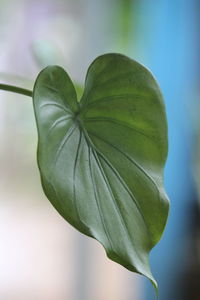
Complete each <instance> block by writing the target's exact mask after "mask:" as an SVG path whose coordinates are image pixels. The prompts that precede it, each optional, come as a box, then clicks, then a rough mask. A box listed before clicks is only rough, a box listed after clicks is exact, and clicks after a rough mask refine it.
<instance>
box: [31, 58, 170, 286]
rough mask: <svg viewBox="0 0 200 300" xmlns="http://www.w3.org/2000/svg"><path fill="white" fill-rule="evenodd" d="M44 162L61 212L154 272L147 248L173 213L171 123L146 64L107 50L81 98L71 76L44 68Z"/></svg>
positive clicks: (111, 251) (40, 121) (115, 255)
mask: <svg viewBox="0 0 200 300" xmlns="http://www.w3.org/2000/svg"><path fill="white" fill-rule="evenodd" d="M34 109H35V115H36V121H37V126H38V136H39V143H38V165H39V169H40V173H41V180H42V185H43V189H44V192H45V194H46V196H47V197H48V199H49V200H50V201H51V203H52V204H53V205H54V207H55V208H56V209H57V210H58V212H59V213H60V214H61V215H62V216H63V217H64V218H65V219H66V220H67V221H68V222H69V223H71V224H72V225H73V226H74V227H75V228H77V229H78V230H79V231H81V232H82V233H84V234H86V235H88V236H91V237H94V238H95V239H97V240H98V241H99V242H100V243H101V244H102V245H103V246H104V248H105V250H106V253H107V255H108V257H109V258H111V259H112V260H113V261H115V262H118V263H119V264H121V265H123V266H124V267H126V268H127V269H129V270H131V271H134V272H137V273H140V274H143V275H145V276H146V277H148V278H149V279H150V280H151V282H152V283H153V284H154V286H155V287H156V281H155V279H154V278H153V276H152V274H151V271H150V267H149V258H148V255H149V252H150V250H151V249H152V247H153V246H154V245H155V244H156V243H157V242H158V241H159V239H160V237H161V235H162V232H163V230H164V227H165V224H166V220H167V215H168V206H169V204H168V198H167V196H166V193H165V190H164V187H163V167H164V164H165V161H166V156H167V122H166V115H165V108H164V104H163V100H162V95H161V92H160V90H159V87H158V85H157V83H156V81H155V79H154V78H153V76H152V75H151V73H150V72H149V71H148V70H147V69H146V68H145V67H143V66H142V65H140V64H139V63H137V62H136V61H134V60H131V59H130V58H128V57H126V56H123V55H120V54H105V55H102V56H100V57H98V58H97V59H96V60H95V61H94V62H93V63H92V64H91V66H90V67H89V70H88V73H87V76H86V81H85V90H84V93H83V96H82V98H81V100H80V102H78V101H77V96H76V92H75V88H74V86H73V83H72V81H71V80H70V78H69V76H68V75H67V73H66V72H65V71H64V70H63V69H62V68H61V67H58V66H50V67H47V68H45V69H44V70H43V71H42V72H41V73H40V74H39V76H38V78H37V80H36V83H35V87H34Z"/></svg>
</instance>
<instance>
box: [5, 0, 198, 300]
mask: <svg viewBox="0 0 200 300" xmlns="http://www.w3.org/2000/svg"><path fill="white" fill-rule="evenodd" d="M0 7H1V9H0V36H1V39H0V82H1V83H8V84H14V85H18V86H21V87H25V88H29V89H32V87H33V82H34V79H35V77H36V76H37V74H38V73H39V71H40V70H41V69H42V68H43V67H45V66H46V65H49V64H59V65H62V66H63V67H64V68H66V69H67V71H68V73H69V74H70V76H71V78H72V79H73V80H74V81H75V82H77V83H78V84H80V85H81V84H83V83H84V77H85V74H86V71H87V68H88V66H89V64H90V63H91V62H92V61H93V59H94V58H96V57H97V56H98V55H100V54H103V53H106V52H120V53H123V54H125V55H128V56H130V57H131V58H134V59H136V60H138V61H139V62H141V63H143V64H145V65H146V66H147V67H148V68H150V69H151V71H152V72H153V73H154V75H155V77H156V78H157V80H158V82H159V84H160V86H161V89H162V91H163V95H164V98H165V103H166V109H167V117H168V122H169V156H168V161H167V165H166V169H165V186H166V189H167V192H168V195H169V198H170V200H171V210H170V216H169V220H168V224H167V227H166V231H165V233H164V235H163V237H162V239H161V241H160V243H159V244H158V245H157V246H156V247H155V249H154V250H153V251H152V253H151V266H152V270H153V273H154V274H155V277H156V279H157V281H158V284H159V294H160V299H161V300H169V299H170V300H179V299H181V300H196V299H198V300H199V299H200V215H199V197H200V117H199V115H200V104H199V95H200V88H199V86H200V85H199V83H200V68H199V66H200V64H199V58H200V55H199V53H200V51H199V50H200V49H199V45H200V29H199V28H200V2H199V1H198V0H190V1H189V0H173V1H172V0H171V1H169V0H160V1H153V0H152V1H145V0H109V1H108V0H101V1H99V0H84V1H83V0H57V1H54V0H17V1H14V0H0ZM36 147H37V132H36V125H35V120H34V115H33V108H32V103H31V98H28V97H26V96H22V95H16V94H12V93H7V92H3V91H0V300H27V299H29V300H33V299H34V300H122V299H123V300H153V299H155V295H154V291H153V289H152V287H151V285H150V284H149V282H148V281H147V280H146V279H144V278H142V277H141V276H139V275H136V274H134V273H131V272H129V271H127V270H126V269H124V268H123V267H121V266H118V265H117V264H115V263H114V262H111V261H109V260H108V259H107V257H106V255H105V252H104V250H103V248H102V247H101V246H100V245H99V244H98V243H97V242H96V241H94V240H92V239H89V238H88V237H85V236H83V235H81V234H80V233H78V232H77V231H76V230H75V229H73V228H72V226H70V225H69V224H67V223H66V222H65V221H64V220H63V219H62V218H61V217H60V216H59V214H58V213H57V212H56V211H55V210H54V208H53V207H52V206H51V204H50V203H49V201H48V200H47V199H46V197H45V196H44V194H43V191H42V189H41V185H40V178H39V173H38V170H37V165H36Z"/></svg>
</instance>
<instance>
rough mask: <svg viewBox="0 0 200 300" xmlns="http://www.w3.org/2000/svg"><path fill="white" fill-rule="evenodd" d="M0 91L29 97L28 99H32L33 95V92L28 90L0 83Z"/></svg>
mask: <svg viewBox="0 0 200 300" xmlns="http://www.w3.org/2000/svg"><path fill="white" fill-rule="evenodd" d="M0 90H4V91H9V92H13V93H17V94H21V95H25V96H29V97H32V95H33V92H32V91H30V90H27V89H23V88H20V87H17V86H14V85H8V84H3V83H0Z"/></svg>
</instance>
